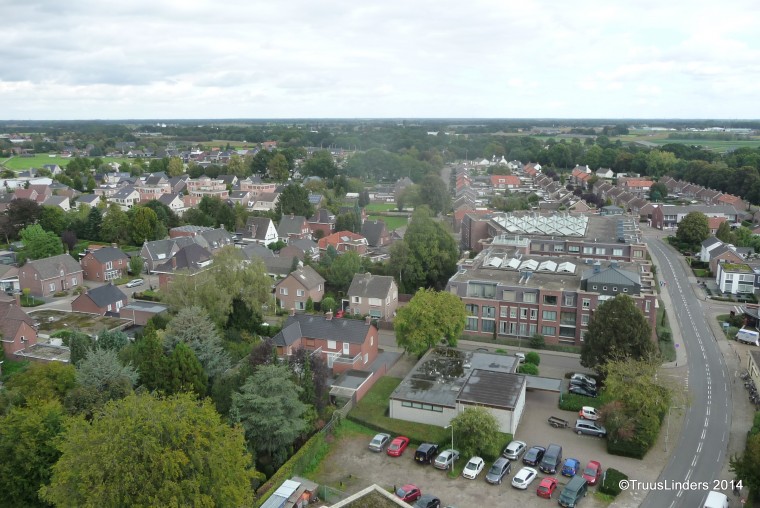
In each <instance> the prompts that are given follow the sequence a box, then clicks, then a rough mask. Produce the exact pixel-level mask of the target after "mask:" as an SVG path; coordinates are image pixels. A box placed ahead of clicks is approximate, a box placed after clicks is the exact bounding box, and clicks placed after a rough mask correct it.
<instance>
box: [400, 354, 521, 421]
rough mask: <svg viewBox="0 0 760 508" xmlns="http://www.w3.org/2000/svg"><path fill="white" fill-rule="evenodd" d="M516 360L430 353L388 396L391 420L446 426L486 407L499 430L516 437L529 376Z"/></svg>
mask: <svg viewBox="0 0 760 508" xmlns="http://www.w3.org/2000/svg"><path fill="white" fill-rule="evenodd" d="M517 365H518V360H517V358H516V357H514V356H508V355H497V354H492V353H479V352H471V351H464V350H460V349H453V348H438V349H433V350H431V351H428V353H427V354H426V355H425V356H424V357H422V359H421V360H420V361H419V362H418V363H417V365H416V366H415V367H414V369H412V371H411V372H410V373H409V374H408V375H407V376H406V377H405V378H404V380H403V381H402V382H401V384H400V385H399V386H398V387H396V389H395V390H394V391H393V393H392V394H391V396H390V417H391V418H398V419H401V420H407V421H412V422H417V423H426V424H429V425H438V426H440V427H445V426H447V425H449V423H450V422H451V420H452V418H454V417H455V416H457V415H458V414H459V413H461V412H462V411H464V410H465V409H467V408H472V407H484V408H486V409H487V410H488V411H489V412H490V413H491V414H493V415H494V417H495V418H496V420H497V421H498V422H499V430H500V431H501V432H507V433H510V434H515V432H516V431H517V426H518V425H519V423H520V418H521V417H522V413H523V411H524V409H525V390H526V387H527V378H526V377H525V376H524V375H522V374H516V373H515V370H516V368H517Z"/></svg>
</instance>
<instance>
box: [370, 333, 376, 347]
mask: <svg viewBox="0 0 760 508" xmlns="http://www.w3.org/2000/svg"><path fill="white" fill-rule="evenodd" d="M369 345H370V346H374V345H375V336H374V335H370V336H369Z"/></svg>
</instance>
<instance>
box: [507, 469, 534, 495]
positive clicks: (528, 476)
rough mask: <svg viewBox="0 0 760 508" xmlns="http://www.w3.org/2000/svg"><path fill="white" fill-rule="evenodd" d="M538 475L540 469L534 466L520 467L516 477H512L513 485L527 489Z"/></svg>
mask: <svg viewBox="0 0 760 508" xmlns="http://www.w3.org/2000/svg"><path fill="white" fill-rule="evenodd" d="M537 477H538V471H536V470H535V469H533V468H532V467H524V468H522V469H520V470H519V471H518V472H517V474H516V475H515V477H514V478H512V486H513V487H514V488H516V489H522V490H525V489H527V488H528V487H530V484H531V482H533V480H535V479H536V478H537Z"/></svg>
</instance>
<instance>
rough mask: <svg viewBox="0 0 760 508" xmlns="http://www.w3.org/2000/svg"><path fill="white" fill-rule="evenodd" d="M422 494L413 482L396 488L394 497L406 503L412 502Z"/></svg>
mask: <svg viewBox="0 0 760 508" xmlns="http://www.w3.org/2000/svg"><path fill="white" fill-rule="evenodd" d="M420 496H422V491H421V490H420V488H419V487H418V486H416V485H415V484H413V483H409V484H407V485H404V486H403V487H399V488H397V489H396V497H398V498H399V499H401V500H402V501H406V502H407V503H413V502H414V501H417V500H418V499H419V498H420Z"/></svg>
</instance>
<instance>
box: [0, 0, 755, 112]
mask: <svg viewBox="0 0 760 508" xmlns="http://www.w3.org/2000/svg"><path fill="white" fill-rule="evenodd" d="M0 12H2V16H0V20H1V22H2V25H1V28H0V119H19V120H24V119H126V118H146V119H162V120H168V119H172V118H177V119H179V118H312V117H319V118H355V117H361V118H367V117H393V118H397V117H404V118H411V117H467V118H476V117H489V118H516V117H522V118H525V117H530V118H535V117H542V118H547V117H550V118H620V117H626V118H752V119H757V118H760V94H758V90H760V29H759V28H758V27H760V2H758V1H757V0H722V1H714V0H710V1H703V0H688V1H681V0H665V1H663V0H633V1H623V0H607V1H605V2H601V1H591V0H573V1H562V0H559V1H558V0H519V1H517V0H467V1H457V2H451V1H437V2H432V1H420V0H359V1H356V0H345V1H343V0H281V1H272V0H269V1H267V2H260V1H248V0H240V1H237V0H233V1H217V2H211V1H206V0H152V1H147V0H130V1H124V2H114V1H109V0H70V1H62V0H24V1H23V2H22V1H13V0H0Z"/></svg>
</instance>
